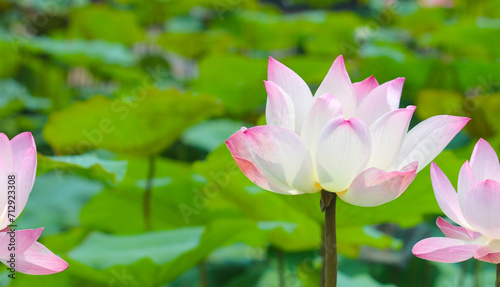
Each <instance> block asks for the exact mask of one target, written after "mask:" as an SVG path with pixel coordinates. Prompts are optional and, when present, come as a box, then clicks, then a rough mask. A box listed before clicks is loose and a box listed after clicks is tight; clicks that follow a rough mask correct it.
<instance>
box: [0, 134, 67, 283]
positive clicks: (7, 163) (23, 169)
mask: <svg viewBox="0 0 500 287" xmlns="http://www.w3.org/2000/svg"><path fill="white" fill-rule="evenodd" d="M36 159H37V158H36V145H35V140H34V139H33V136H32V135H31V133H28V132H25V133H21V134H19V135H17V136H16V137H14V138H13V139H12V140H11V141H9V138H8V137H7V136H6V135H5V134H0V184H1V185H2V188H3V190H4V194H3V195H2V197H1V198H0V210H1V214H0V261H1V262H2V263H4V264H5V265H7V267H8V268H9V267H10V262H9V260H10V258H11V254H12V253H14V254H15V270H16V271H19V272H22V273H26V274H33V275H43V274H52V273H56V272H61V271H63V270H65V269H66V268H67V267H68V263H66V262H65V261H64V260H62V259H61V258H59V257H58V256H56V255H54V253H52V252H51V251H50V250H48V249H47V248H46V247H45V246H43V245H42V244H40V243H38V242H37V239H38V237H40V235H41V233H42V230H43V228H39V229H26V230H11V228H9V227H8V225H9V224H11V223H12V222H13V221H14V220H15V219H16V218H17V217H18V216H19V214H20V213H21V211H22V210H23V209H24V206H25V205H26V202H27V201H28V197H29V194H30V192H31V189H32V188H33V183H34V182H35V175H36ZM10 175H14V177H15V179H14V182H15V184H11V183H9V181H8V176H10ZM8 186H14V188H12V189H11V188H9V187H8ZM12 191H14V192H12ZM8 196H15V198H12V197H8ZM9 200H13V202H12V201H11V202H9ZM9 206H11V207H14V208H15V211H14V212H12V209H9ZM11 238H14V242H13V241H12V239H11ZM12 246H14V247H15V250H14V249H12V248H9V247H12Z"/></svg>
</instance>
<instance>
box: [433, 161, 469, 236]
mask: <svg viewBox="0 0 500 287" xmlns="http://www.w3.org/2000/svg"><path fill="white" fill-rule="evenodd" d="M431 181H432V188H433V189H434V195H435V196H436V201H437V203H438V205H439V207H440V208H441V210H442V211H443V212H444V214H446V216H448V217H449V218H450V219H451V220H453V221H455V222H456V223H458V224H460V225H461V226H463V227H466V228H468V229H472V227H471V226H470V225H469V224H468V223H467V221H466V220H465V218H464V215H463V214H462V210H461V209H460V204H459V201H458V195H457V192H456V191H455V189H454V188H453V185H451V182H450V180H449V179H448V177H446V175H445V174H444V173H443V171H442V170H441V169H440V168H439V167H438V166H437V165H436V164H435V163H431Z"/></svg>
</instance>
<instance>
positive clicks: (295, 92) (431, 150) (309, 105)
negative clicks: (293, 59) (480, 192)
mask: <svg viewBox="0 0 500 287" xmlns="http://www.w3.org/2000/svg"><path fill="white" fill-rule="evenodd" d="M403 83H404V79H403V78H397V79H395V80H392V81H389V82H386V83H384V84H381V85H379V84H378V82H377V81H376V80H375V78H374V77H369V78H367V79H365V80H364V81H362V82H358V83H354V84H353V83H351V80H350V78H349V75H348V74H347V71H346V69H345V65H344V60H343V58H342V56H339V57H338V58H337V59H336V60H335V62H334V63H333V65H332V67H331V68H330V70H329V71H328V74H327V75H326V77H325V79H324V80H323V82H322V83H321V85H320V86H319V88H318V90H317V91H316V93H315V94H314V96H313V95H312V93H311V91H310V89H309V87H308V86H307V84H306V83H305V82H304V81H303V80H302V78H300V77H299V76H298V75H297V74H296V73H295V72H294V71H292V70H291V69H289V68H288V67H286V66H284V65H283V64H281V63H280V62H278V61H276V60H274V59H273V58H270V59H269V66H268V81H265V86H266V89H267V94H268V100H267V106H266V120H267V125H266V126H257V127H253V128H249V129H246V128H242V129H241V130H240V131H238V132H236V133H235V134H233V135H232V136H231V137H230V138H229V139H228V140H227V141H226V144H227V146H228V148H229V150H230V151H231V154H232V156H233V158H234V159H235V161H236V162H237V164H238V166H239V167H240V169H241V170H242V171H243V172H244V173H245V175H246V176H247V177H248V178H249V179H250V180H252V181H253V182H254V183H255V184H257V185H258V186H260V187H261V188H263V189H267V190H270V191H273V192H277V193H282V194H302V193H314V192H318V191H320V190H321V189H325V190H327V191H330V192H335V193H337V194H338V196H339V197H340V198H341V199H342V200H344V201H346V202H348V203H351V204H354V205H358V206H377V205H381V204H383V203H386V202H389V201H392V200H394V199H396V198H397V197H399V196H400V195H401V194H402V193H403V192H404V191H405V190H406V188H407V187H408V186H409V184H410V183H411V182H412V181H413V179H414V178H415V176H416V174H417V172H418V171H420V170H421V169H422V168H424V167H425V166H426V165H427V164H429V163H430V162H431V161H432V160H433V159H434V158H435V157H436V156H437V155H438V154H439V153H440V152H441V151H442V150H443V149H444V148H445V147H446V145H447V144H448V143H449V142H450V141H451V139H452V138H453V137H454V136H455V135H456V134H457V133H458V132H459V131H460V130H461V129H462V128H463V127H464V126H465V124H467V122H468V121H469V118H463V117H454V116H446V115H442V116H435V117H432V118H430V119H427V120H425V121H423V122H421V123H420V124H418V125H417V126H416V127H414V128H413V129H412V130H411V131H409V132H408V127H409V125H410V120H411V117H412V115H413V112H414V111H415V108H416V107H415V106H408V107H406V108H401V109H400V108H399V101H400V97H401V92H402V89H403Z"/></svg>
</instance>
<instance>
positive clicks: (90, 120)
mask: <svg viewBox="0 0 500 287" xmlns="http://www.w3.org/2000/svg"><path fill="white" fill-rule="evenodd" d="M218 112H219V107H218V105H217V104H216V102H215V100H214V99H212V98H210V97H208V96H204V95H199V96H195V95H193V94H188V93H184V94H183V93H181V92H179V91H177V90H168V91H160V90H157V89H155V88H151V87H150V88H147V87H146V88H144V90H142V91H140V94H138V95H137V96H136V97H133V98H131V99H129V98H126V99H123V100H119V99H115V100H113V99H109V98H106V97H103V96H95V97H92V98H91V99H89V100H87V101H83V102H76V103H75V104H73V105H72V106H70V107H68V108H67V109H65V110H62V111H59V112H55V113H52V114H51V115H50V116H49V120H48V122H47V125H46V126H45V127H44V130H43V135H44V138H45V140H46V141H47V142H48V143H49V144H50V145H51V146H52V147H54V148H55V149H56V150H58V151H59V153H62V154H74V153H82V152H85V151H86V150H88V149H90V148H105V149H109V150H111V151H114V152H119V153H129V154H135V155H153V154H157V153H159V152H161V151H163V150H164V149H165V148H167V147H168V146H169V145H170V144H172V143H173V142H174V141H175V140H177V139H178V138H179V137H180V136H181V134H182V132H183V131H184V129H185V128H187V127H189V126H191V125H193V124H195V123H197V122H200V121H202V120H204V119H206V118H207V117H209V116H212V115H215V114H217V113H218Z"/></svg>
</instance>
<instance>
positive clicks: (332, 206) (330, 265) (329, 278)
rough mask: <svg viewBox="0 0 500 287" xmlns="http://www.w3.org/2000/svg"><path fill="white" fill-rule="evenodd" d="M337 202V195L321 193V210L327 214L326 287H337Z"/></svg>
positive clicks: (324, 191) (323, 191)
mask: <svg viewBox="0 0 500 287" xmlns="http://www.w3.org/2000/svg"><path fill="white" fill-rule="evenodd" d="M336 201H337V194H336V193H332V192H328V191H326V190H324V189H323V190H322V191H321V209H322V210H323V211H324V212H325V257H324V258H325V287H336V286H337V268H338V266H337V230H336V226H335V215H336V214H335V213H336Z"/></svg>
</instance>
